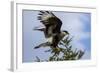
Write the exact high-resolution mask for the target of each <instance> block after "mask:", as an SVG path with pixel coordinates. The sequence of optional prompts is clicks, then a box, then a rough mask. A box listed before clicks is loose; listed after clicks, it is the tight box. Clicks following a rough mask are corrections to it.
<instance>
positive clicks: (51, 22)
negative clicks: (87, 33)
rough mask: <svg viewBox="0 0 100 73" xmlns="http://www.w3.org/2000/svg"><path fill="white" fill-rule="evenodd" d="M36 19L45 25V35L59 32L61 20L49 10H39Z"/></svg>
mask: <svg viewBox="0 0 100 73" xmlns="http://www.w3.org/2000/svg"><path fill="white" fill-rule="evenodd" d="M38 15H39V16H38V20H40V22H41V23H42V24H43V25H44V26H45V28H46V30H45V35H46V37H49V36H52V35H53V34H56V33H59V32H60V29H61V25H62V21H61V20H60V19H59V18H58V17H56V16H55V15H54V14H53V13H52V12H50V11H40V12H39V14H38Z"/></svg>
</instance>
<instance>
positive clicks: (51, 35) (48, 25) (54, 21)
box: [34, 11, 69, 49]
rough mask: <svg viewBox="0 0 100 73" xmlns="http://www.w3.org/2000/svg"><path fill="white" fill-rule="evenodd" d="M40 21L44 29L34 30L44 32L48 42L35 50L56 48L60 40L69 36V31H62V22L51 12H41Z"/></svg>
mask: <svg viewBox="0 0 100 73" xmlns="http://www.w3.org/2000/svg"><path fill="white" fill-rule="evenodd" d="M38 20H39V21H40V23H42V24H43V26H44V27H43V28H34V30H38V31H42V32H43V33H44V35H45V38H46V42H44V43H41V44H40V45H38V46H35V47H34V49H37V48H40V47H46V46H50V47H52V48H56V47H57V46H58V43H59V42H60V40H62V39H63V38H64V36H65V35H69V33H68V31H66V30H64V31H61V26H62V21H61V20H60V19H59V18H58V17H57V16H55V15H54V13H52V12H51V11H39V14H38Z"/></svg>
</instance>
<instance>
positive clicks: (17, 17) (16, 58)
mask: <svg viewBox="0 0 100 73" xmlns="http://www.w3.org/2000/svg"><path fill="white" fill-rule="evenodd" d="M12 6H13V7H12V31H13V32H12V45H13V46H12V55H13V56H12V59H11V69H12V70H13V71H15V70H17V71H32V70H35V69H37V70H39V69H41V70H43V69H54V68H66V67H80V66H93V65H96V56H97V55H96V49H95V48H96V46H95V45H94V44H95V43H96V41H95V36H94V35H95V32H96V25H97V23H96V9H95V8H89V7H74V6H54V5H53V6H52V5H37V4H32V3H31V4H30V3H16V2H13V3H12ZM22 9H27V10H51V11H70V12H89V13H91V29H92V32H91V36H92V37H91V39H92V40H91V60H78V61H63V62H41V63H35V62H33V63H22Z"/></svg>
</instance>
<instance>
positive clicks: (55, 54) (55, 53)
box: [36, 36, 84, 62]
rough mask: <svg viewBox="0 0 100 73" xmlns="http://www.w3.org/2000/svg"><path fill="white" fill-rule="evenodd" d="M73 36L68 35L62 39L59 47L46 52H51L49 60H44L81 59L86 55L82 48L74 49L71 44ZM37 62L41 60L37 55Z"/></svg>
mask: <svg viewBox="0 0 100 73" xmlns="http://www.w3.org/2000/svg"><path fill="white" fill-rule="evenodd" d="M71 41H72V38H69V36H68V37H66V38H65V39H63V40H61V41H60V42H59V44H58V47H57V48H51V49H49V50H46V51H45V52H50V53H51V55H50V56H49V59H48V60H44V61H65V60H79V59H81V58H82V56H83V55H84V52H83V51H82V50H77V49H73V47H72V45H71ZM36 59H37V60H36V62H41V61H42V60H40V59H39V57H36Z"/></svg>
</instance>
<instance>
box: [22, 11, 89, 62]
mask: <svg viewBox="0 0 100 73" xmlns="http://www.w3.org/2000/svg"><path fill="white" fill-rule="evenodd" d="M52 12H53V13H54V14H55V15H56V16H57V17H58V18H60V19H61V21H62V23H63V24H62V27H61V30H67V31H68V32H69V33H70V36H71V37H73V40H72V42H71V44H72V45H73V47H74V48H77V49H78V50H79V49H81V50H83V51H85V54H84V55H83V57H82V60H85V59H91V14H90V13H80V12H54V11H52ZM38 13H39V11H34V10H23V13H22V25H23V28H22V30H23V31H22V33H23V35H22V36H23V40H22V41H23V53H22V57H23V58H22V61H23V62H34V60H36V56H38V57H39V58H40V59H41V60H45V59H48V56H50V53H49V52H46V53H45V52H44V51H45V50H48V49H50V48H49V47H47V48H43V47H41V48H39V49H34V47H35V46H37V45H39V44H41V43H43V42H45V40H46V39H45V37H44V34H43V33H42V32H39V31H34V30H33V29H34V28H35V27H43V25H42V23H40V21H39V20H37V16H38Z"/></svg>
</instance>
